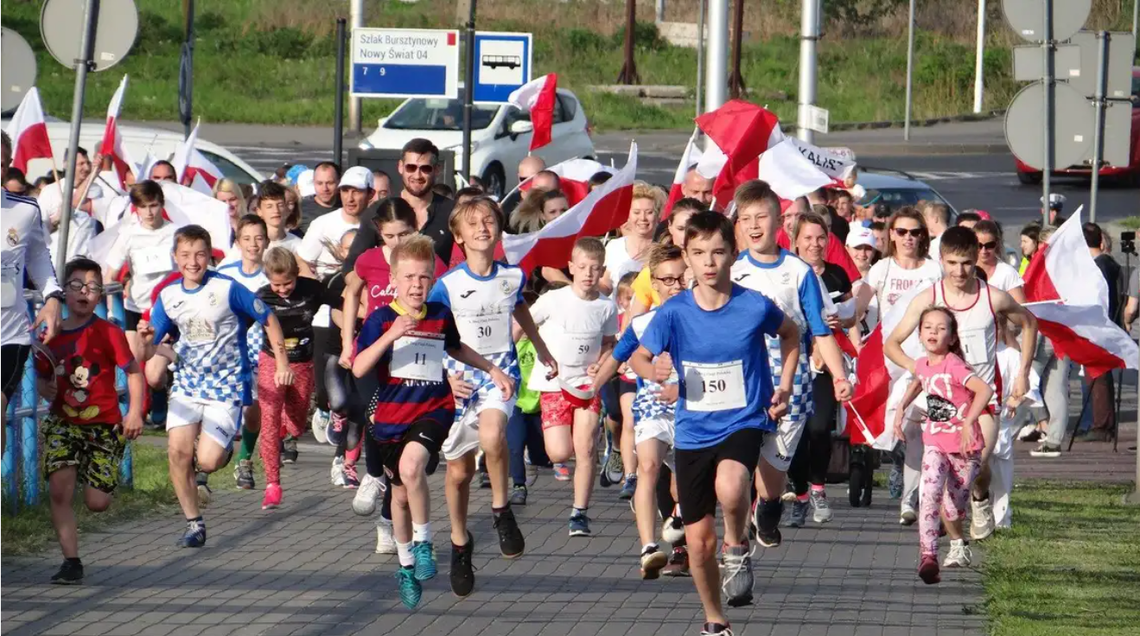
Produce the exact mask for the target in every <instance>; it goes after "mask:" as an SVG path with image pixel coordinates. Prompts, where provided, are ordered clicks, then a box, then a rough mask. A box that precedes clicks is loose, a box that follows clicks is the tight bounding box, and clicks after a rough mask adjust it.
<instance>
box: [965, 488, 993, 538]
mask: <svg viewBox="0 0 1140 636" xmlns="http://www.w3.org/2000/svg"><path fill="white" fill-rule="evenodd" d="M970 508H971V512H972V513H973V514H972V515H971V519H970V538H971V539H973V540H974V541H981V540H982V539H987V538H989V536H990V535H991V534H993V533H994V506H993V500H992V499H991V498H989V497H987V498H986V500H985V501H975V500H974V498H973V497H972V496H971V497H970Z"/></svg>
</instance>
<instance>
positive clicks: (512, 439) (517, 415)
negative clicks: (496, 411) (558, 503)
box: [507, 408, 550, 486]
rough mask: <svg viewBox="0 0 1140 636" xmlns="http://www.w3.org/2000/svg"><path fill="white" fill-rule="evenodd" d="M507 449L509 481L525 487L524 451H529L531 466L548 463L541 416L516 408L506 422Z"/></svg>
mask: <svg viewBox="0 0 1140 636" xmlns="http://www.w3.org/2000/svg"><path fill="white" fill-rule="evenodd" d="M507 448H508V449H509V450H510V454H511V480H512V481H513V482H514V483H515V485H516V486H521V485H526V463H525V462H524V461H523V450H524V449H527V450H529V451H530V462H531V464H533V465H535V466H545V465H547V464H549V463H550V458H549V457H547V456H546V445H545V443H544V441H543V438H542V414H541V413H523V412H522V410H520V409H517V408H516V409H515V412H514V413H513V414H512V415H511V419H510V420H508V421H507Z"/></svg>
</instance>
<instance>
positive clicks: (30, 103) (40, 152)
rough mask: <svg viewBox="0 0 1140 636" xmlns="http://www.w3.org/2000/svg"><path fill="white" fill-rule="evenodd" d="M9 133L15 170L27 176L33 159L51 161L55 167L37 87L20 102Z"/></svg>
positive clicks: (9, 126)
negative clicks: (29, 163)
mask: <svg viewBox="0 0 1140 636" xmlns="http://www.w3.org/2000/svg"><path fill="white" fill-rule="evenodd" d="M7 132H8V138H9V139H11V140H12V167H13V168H16V169H17V170H19V171H20V172H23V173H24V174H25V175H26V174H27V173H28V162H29V161H31V160H32V159H49V160H51V161H52V164H53V165H54V163H55V159H54V157H53V156H52V154H51V140H50V139H48V132H47V123H46V122H45V121H44V107H43V105H42V104H40V91H39V89H37V88H36V87H35V86H33V87H32V88H30V89H29V90H28V92H27V94H25V95H24V99H23V100H22V101H20V106H19V108H17V109H16V114H15V115H13V116H12V120H11V121H10V122H8V130H7Z"/></svg>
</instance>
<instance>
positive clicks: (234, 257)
mask: <svg viewBox="0 0 1140 636" xmlns="http://www.w3.org/2000/svg"><path fill="white" fill-rule="evenodd" d="M275 247H284V248H285V249H287V250H289V251H290V252H293V254H295V255H297V257H298V258H300V254H299V252H300V250H301V237H299V236H297V235H296V234H292V233H290V232H286V233H285V238H283V239H281V240H280V241H269V245H266V246H265V251H266V252H268V251H269V250H271V249H273V248H275ZM239 261H241V246H240V245H238V244H237V241H236V240H235V241H234V245H233V247H231V248H230V249H229V251H228V252H226V257H225V258H223V259H222V262H221V264H222V265H229V264H230V263H236V262H239ZM254 291H257V290H254Z"/></svg>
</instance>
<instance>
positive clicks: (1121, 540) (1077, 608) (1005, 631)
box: [984, 481, 1140, 636]
mask: <svg viewBox="0 0 1140 636" xmlns="http://www.w3.org/2000/svg"><path fill="white" fill-rule="evenodd" d="M1130 490H1131V486H1122V485H1115V484H1112V485H1108V484H1096V483H1079V484H1073V483H1058V482H1048V481H1042V482H1030V483H1027V484H1022V485H1018V487H1017V489H1016V490H1015V491H1014V494H1013V506H1014V514H1015V519H1014V523H1013V529H1012V530H1011V531H1008V532H1005V533H1001V534H999V535H998V536H996V537H995V538H994V539H993V540H991V541H987V542H986V551H985V575H984V582H985V591H986V608H987V610H988V613H989V621H990V633H991V634H994V635H995V636H1030V635H1034V636H1035V635H1038V634H1050V635H1051V636H1054V635H1062V634H1074V635H1077V634H1079V635H1080V636H1099V635H1103V636H1109V635H1111V636H1123V635H1125V634H1140V603H1137V602H1136V599H1137V598H1140V532H1138V530H1140V506H1131V507H1129V506H1125V505H1124V504H1122V503H1121V502H1122V497H1123V496H1124V494H1125V493H1126V492H1128V491H1130Z"/></svg>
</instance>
